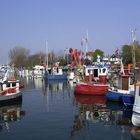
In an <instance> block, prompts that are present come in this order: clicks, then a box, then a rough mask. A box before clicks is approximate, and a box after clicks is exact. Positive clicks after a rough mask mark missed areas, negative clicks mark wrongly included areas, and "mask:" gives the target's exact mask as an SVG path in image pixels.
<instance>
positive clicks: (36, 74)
mask: <svg viewBox="0 0 140 140" xmlns="http://www.w3.org/2000/svg"><path fill="white" fill-rule="evenodd" d="M44 74H45V68H44V66H41V65H35V66H34V67H33V73H32V77H33V78H41V77H44Z"/></svg>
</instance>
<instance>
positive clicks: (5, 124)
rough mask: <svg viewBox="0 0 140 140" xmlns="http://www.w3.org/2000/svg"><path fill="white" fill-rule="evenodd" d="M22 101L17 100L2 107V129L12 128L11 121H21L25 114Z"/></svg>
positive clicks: (0, 114)
mask: <svg viewBox="0 0 140 140" xmlns="http://www.w3.org/2000/svg"><path fill="white" fill-rule="evenodd" d="M21 103H22V102H21V101H20V102H15V103H12V104H10V105H7V106H6V105H5V106H1V107H0V129H1V131H2V129H3V128H6V129H7V131H9V130H10V127H9V123H12V122H15V121H19V120H21V119H22V117H23V116H25V111H22V110H21V105H22V104H21Z"/></svg>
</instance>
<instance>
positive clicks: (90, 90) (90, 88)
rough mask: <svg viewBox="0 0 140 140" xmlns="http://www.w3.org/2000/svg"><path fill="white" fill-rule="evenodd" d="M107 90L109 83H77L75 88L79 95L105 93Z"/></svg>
mask: <svg viewBox="0 0 140 140" xmlns="http://www.w3.org/2000/svg"><path fill="white" fill-rule="evenodd" d="M107 90H108V86H107V85H102V84H77V85H76V86H75V88H74V93H75V94H77V95H105V94H106V92H107Z"/></svg>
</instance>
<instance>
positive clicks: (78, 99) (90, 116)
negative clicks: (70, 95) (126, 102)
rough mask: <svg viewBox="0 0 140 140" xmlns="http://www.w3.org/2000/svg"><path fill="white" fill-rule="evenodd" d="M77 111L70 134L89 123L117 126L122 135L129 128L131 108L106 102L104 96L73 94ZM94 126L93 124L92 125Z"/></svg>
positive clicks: (72, 134) (80, 129) (77, 131)
mask: <svg viewBox="0 0 140 140" xmlns="http://www.w3.org/2000/svg"><path fill="white" fill-rule="evenodd" d="M74 99H75V103H76V105H78V112H77V113H76V114H75V116H74V120H73V126H72V129H71V136H74V135H75V134H77V133H79V132H80V131H82V130H83V129H84V128H87V127H88V126H89V124H90V126H92V125H93V124H101V125H103V126H105V127H106V126H118V127H120V131H121V132H122V135H123V134H124V133H129V132H130V131H128V128H129V129H131V127H132V126H133V125H132V122H131V116H132V109H128V108H125V107H124V106H123V105H120V104H116V103H113V102H110V103H107V101H106V97H105V96H77V95H76V96H75V98H74ZM93 126H94V125H93Z"/></svg>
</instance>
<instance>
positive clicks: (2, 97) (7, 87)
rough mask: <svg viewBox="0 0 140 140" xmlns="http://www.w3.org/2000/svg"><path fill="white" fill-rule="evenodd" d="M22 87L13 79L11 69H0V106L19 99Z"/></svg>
mask: <svg viewBox="0 0 140 140" xmlns="http://www.w3.org/2000/svg"><path fill="white" fill-rule="evenodd" d="M20 85H21V86H20ZM22 87H24V86H23V84H20V81H19V80H18V79H16V77H15V69H14V68H13V67H10V66H1V67H0V105H2V104H3V103H4V104H5V103H9V102H11V101H17V100H19V99H21V97H22V92H21V88H22Z"/></svg>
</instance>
